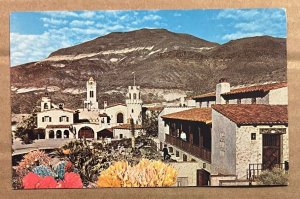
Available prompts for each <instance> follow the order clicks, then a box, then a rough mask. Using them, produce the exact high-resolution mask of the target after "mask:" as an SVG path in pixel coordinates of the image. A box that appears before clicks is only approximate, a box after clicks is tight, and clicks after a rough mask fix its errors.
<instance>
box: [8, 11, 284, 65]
mask: <svg viewBox="0 0 300 199" xmlns="http://www.w3.org/2000/svg"><path fill="white" fill-rule="evenodd" d="M142 28H164V29H168V30H169V31H172V32H177V33H187V34H191V35H194V36H196V37H199V38H202V39H205V40H208V41H211V42H217V43H220V44H223V43H226V42H228V41H230V40H234V39H239V38H244V37H251V36H261V35H270V36H273V37H283V38H286V37H287V30H286V12H285V10H284V9H226V10H129V11H126V10H122V11H117V10H111V11H76V12H73V11H51V12H14V13H12V14H11V16H10V45H11V46H10V55H11V66H16V65H19V64H23V63H28V62H32V61H39V60H42V59H45V58H46V57H48V56H49V54H50V53H51V52H53V51H55V50H58V49H60V48H65V47H69V46H73V45H76V44H79V43H82V42H85V41H88V40H91V39H94V38H96V37H99V36H103V35H106V34H108V33H111V32H126V31H132V30H137V29H142Z"/></svg>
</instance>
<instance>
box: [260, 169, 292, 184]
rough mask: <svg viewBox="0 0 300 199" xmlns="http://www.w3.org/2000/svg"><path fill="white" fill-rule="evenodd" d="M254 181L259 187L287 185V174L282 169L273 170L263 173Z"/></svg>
mask: <svg viewBox="0 0 300 199" xmlns="http://www.w3.org/2000/svg"><path fill="white" fill-rule="evenodd" d="M256 180H257V183H258V184H260V185H287V184H288V174H287V173H285V171H284V170H283V169H279V168H273V169H272V170H266V171H263V172H262V173H261V174H260V175H258V176H257V179H256Z"/></svg>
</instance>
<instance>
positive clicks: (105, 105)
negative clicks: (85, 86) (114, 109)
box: [103, 101, 107, 109]
mask: <svg viewBox="0 0 300 199" xmlns="http://www.w3.org/2000/svg"><path fill="white" fill-rule="evenodd" d="M103 107H104V109H105V108H106V107H107V101H104V104H103Z"/></svg>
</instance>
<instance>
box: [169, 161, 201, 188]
mask: <svg viewBox="0 0 300 199" xmlns="http://www.w3.org/2000/svg"><path fill="white" fill-rule="evenodd" d="M170 165H171V166H173V167H174V168H175V169H176V170H177V171H178V175H177V179H178V178H187V181H188V184H187V186H197V170H198V169H202V167H201V164H200V163H197V162H171V163H170ZM174 186H177V183H176V184H175V185H174Z"/></svg>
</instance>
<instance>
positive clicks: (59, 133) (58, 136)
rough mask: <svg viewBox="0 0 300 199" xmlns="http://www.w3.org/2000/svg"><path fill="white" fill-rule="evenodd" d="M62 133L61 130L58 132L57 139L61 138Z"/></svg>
mask: <svg viewBox="0 0 300 199" xmlns="http://www.w3.org/2000/svg"><path fill="white" fill-rule="evenodd" d="M61 136H62V132H61V130H58V131H56V138H61Z"/></svg>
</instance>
